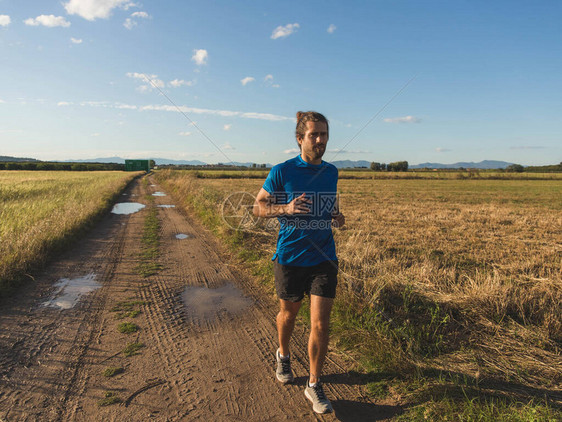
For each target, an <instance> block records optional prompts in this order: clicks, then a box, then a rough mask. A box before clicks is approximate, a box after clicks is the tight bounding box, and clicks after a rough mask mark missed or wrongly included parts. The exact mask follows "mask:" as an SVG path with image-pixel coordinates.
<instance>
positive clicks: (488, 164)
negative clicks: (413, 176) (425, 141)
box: [409, 160, 514, 170]
mask: <svg viewBox="0 0 562 422" xmlns="http://www.w3.org/2000/svg"><path fill="white" fill-rule="evenodd" d="M512 164H514V163H508V162H505V161H494V160H484V161H480V162H479V163H474V162H472V161H471V162H459V163H453V164H441V163H421V164H416V165H413V166H409V168H411V169H422V168H430V169H458V168H461V167H462V168H465V169H469V168H470V169H482V170H487V169H504V168H506V167H508V166H510V165H512Z"/></svg>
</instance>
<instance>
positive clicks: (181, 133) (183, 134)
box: [178, 132, 191, 136]
mask: <svg viewBox="0 0 562 422" xmlns="http://www.w3.org/2000/svg"><path fill="white" fill-rule="evenodd" d="M178 135H181V136H189V135H191V132H180V133H178Z"/></svg>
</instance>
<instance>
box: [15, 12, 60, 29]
mask: <svg viewBox="0 0 562 422" xmlns="http://www.w3.org/2000/svg"><path fill="white" fill-rule="evenodd" d="M23 23H25V24H26V25H29V26H39V25H43V26H47V27H49V28H54V27H56V26H62V27H64V28H68V27H69V26H70V22H68V21H67V20H66V19H65V18H64V16H55V15H40V16H37V17H36V18H35V19H34V18H29V19H26V20H24V21H23Z"/></svg>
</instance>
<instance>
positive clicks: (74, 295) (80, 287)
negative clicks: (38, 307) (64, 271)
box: [42, 273, 101, 309]
mask: <svg viewBox="0 0 562 422" xmlns="http://www.w3.org/2000/svg"><path fill="white" fill-rule="evenodd" d="M95 279H96V275H95V274H93V273H91V274H88V275H85V276H83V277H78V278H73V279H69V278H61V279H60V280H59V281H58V282H57V283H55V287H56V288H57V290H56V291H55V292H54V293H53V295H52V297H51V299H49V300H48V301H46V302H43V303H42V305H43V306H49V307H51V308H59V309H70V308H73V307H74V306H75V305H76V304H77V303H78V301H79V300H80V298H81V297H82V296H83V295H85V294H88V293H90V292H93V291H94V290H97V289H99V288H100V287H101V284H100V283H98V282H97V281H96V280H95Z"/></svg>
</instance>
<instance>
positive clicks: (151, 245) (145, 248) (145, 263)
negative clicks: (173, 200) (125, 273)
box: [136, 197, 162, 278]
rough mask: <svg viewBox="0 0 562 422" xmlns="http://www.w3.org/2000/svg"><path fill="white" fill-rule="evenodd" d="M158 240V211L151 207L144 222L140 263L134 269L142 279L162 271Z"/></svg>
mask: <svg viewBox="0 0 562 422" xmlns="http://www.w3.org/2000/svg"><path fill="white" fill-rule="evenodd" d="M151 198H152V197H151ZM153 199H154V198H153ZM159 238H160V220H159V219H158V209H157V208H155V207H152V208H150V209H149V211H148V214H147V215H146V217H145V220H144V227H143V234H142V239H141V253H140V263H139V264H138V265H137V267H136V271H137V272H138V274H139V275H141V276H142V277H145V278H146V277H150V276H151V275H154V274H156V273H157V272H158V271H160V270H161V269H162V265H161V264H160V263H158V258H159V256H160V249H159V247H160V240H159Z"/></svg>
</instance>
